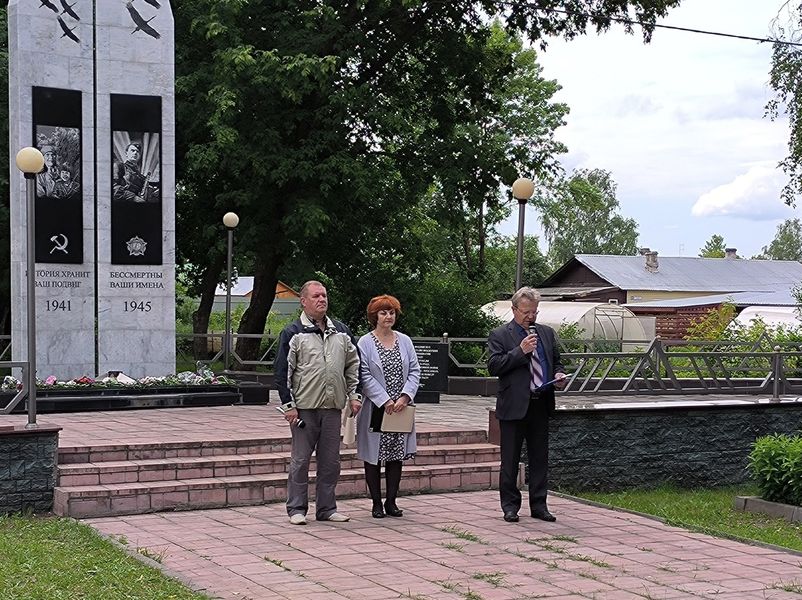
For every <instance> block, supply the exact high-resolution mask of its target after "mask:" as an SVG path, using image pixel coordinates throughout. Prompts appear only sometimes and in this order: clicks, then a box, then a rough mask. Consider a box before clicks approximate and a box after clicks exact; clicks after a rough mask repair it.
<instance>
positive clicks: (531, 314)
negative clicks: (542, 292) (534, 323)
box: [512, 306, 540, 317]
mask: <svg viewBox="0 0 802 600" xmlns="http://www.w3.org/2000/svg"><path fill="white" fill-rule="evenodd" d="M512 310H514V311H517V312H519V313H521V314H522V315H524V316H525V317H534V316H536V315H537V314H538V313H540V311H539V310H521V309H520V308H518V307H517V306H513V307H512Z"/></svg>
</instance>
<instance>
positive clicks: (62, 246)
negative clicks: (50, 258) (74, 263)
mask: <svg viewBox="0 0 802 600" xmlns="http://www.w3.org/2000/svg"><path fill="white" fill-rule="evenodd" d="M59 238H63V240H64V241H63V242H59ZM50 241H51V242H53V243H54V244H55V246H53V248H52V249H51V250H50V254H53V253H54V252H55V251H56V250H61V251H62V252H63V253H64V254H69V252H67V244H69V243H70V240H68V239H67V236H66V235H64V234H63V233H59V234H58V235H54V236H53V237H51V238H50Z"/></svg>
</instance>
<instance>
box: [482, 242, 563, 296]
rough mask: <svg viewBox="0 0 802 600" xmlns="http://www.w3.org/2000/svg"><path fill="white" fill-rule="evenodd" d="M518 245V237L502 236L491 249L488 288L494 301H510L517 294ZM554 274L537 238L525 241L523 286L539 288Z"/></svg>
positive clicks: (488, 254) (488, 256)
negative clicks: (497, 299) (537, 286)
mask: <svg viewBox="0 0 802 600" xmlns="http://www.w3.org/2000/svg"><path fill="white" fill-rule="evenodd" d="M517 256H518V241H517V239H516V238H515V237H504V236H499V237H497V238H495V239H494V240H493V241H492V242H491V244H490V246H489V247H488V249H487V277H486V282H487V287H488V288H489V290H490V291H491V292H492V297H493V298H506V297H508V296H509V295H510V294H512V292H514V291H515V267H516V265H517ZM550 273H551V268H550V267H549V262H548V259H547V258H546V256H545V255H544V254H543V252H541V250H540V246H539V245H538V238H537V236H535V235H527V236H525V237H524V261H523V273H522V278H521V280H522V282H523V285H529V286H536V285H539V284H540V283H541V282H542V281H543V280H544V279H546V277H548V276H549V274H550Z"/></svg>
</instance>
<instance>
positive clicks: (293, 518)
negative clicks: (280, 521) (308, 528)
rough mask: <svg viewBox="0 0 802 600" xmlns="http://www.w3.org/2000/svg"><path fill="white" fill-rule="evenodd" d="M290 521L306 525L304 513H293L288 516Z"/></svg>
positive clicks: (294, 523)
mask: <svg viewBox="0 0 802 600" xmlns="http://www.w3.org/2000/svg"><path fill="white" fill-rule="evenodd" d="M290 523H292V524H293V525H306V515H303V514H301V513H295V514H294V515H292V516H291V517H290Z"/></svg>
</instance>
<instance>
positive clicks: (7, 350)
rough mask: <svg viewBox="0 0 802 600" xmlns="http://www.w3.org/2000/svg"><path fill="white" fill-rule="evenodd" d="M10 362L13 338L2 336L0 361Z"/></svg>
mask: <svg viewBox="0 0 802 600" xmlns="http://www.w3.org/2000/svg"><path fill="white" fill-rule="evenodd" d="M8 360H11V336H10V335H0V361H8ZM0 368H4V367H0Z"/></svg>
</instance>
